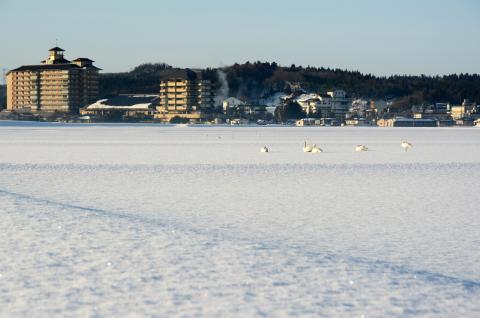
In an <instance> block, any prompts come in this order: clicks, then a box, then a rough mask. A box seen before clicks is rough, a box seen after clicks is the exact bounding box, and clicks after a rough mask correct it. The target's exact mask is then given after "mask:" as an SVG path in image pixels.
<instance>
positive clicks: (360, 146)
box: [355, 145, 368, 152]
mask: <svg viewBox="0 0 480 318" xmlns="http://www.w3.org/2000/svg"><path fill="white" fill-rule="evenodd" d="M367 150H368V148H367V147H366V146H365V145H357V146H356V147H355V151H357V152H360V151H367Z"/></svg>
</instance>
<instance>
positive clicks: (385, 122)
mask: <svg viewBox="0 0 480 318" xmlns="http://www.w3.org/2000/svg"><path fill="white" fill-rule="evenodd" d="M394 121H395V119H393V118H380V119H379V120H377V126H379V127H393V123H394Z"/></svg>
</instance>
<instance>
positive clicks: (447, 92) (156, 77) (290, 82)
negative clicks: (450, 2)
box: [100, 62, 480, 107]
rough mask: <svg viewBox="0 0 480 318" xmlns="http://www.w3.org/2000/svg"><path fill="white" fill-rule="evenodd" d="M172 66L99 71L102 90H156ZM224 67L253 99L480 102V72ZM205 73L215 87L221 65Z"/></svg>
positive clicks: (235, 87)
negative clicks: (382, 73)
mask: <svg viewBox="0 0 480 318" xmlns="http://www.w3.org/2000/svg"><path fill="white" fill-rule="evenodd" d="M172 69H173V68H172V67H171V66H169V65H167V64H165V63H160V64H143V65H140V66H137V67H136V68H134V69H133V70H132V71H130V72H125V73H106V74H101V76H100V93H101V95H102V96H108V95H114V94H127V93H158V91H159V83H160V79H161V78H162V77H165V76H168V73H169V72H170V71H172ZM220 70H221V71H223V72H225V74H226V79H227V81H228V87H229V92H228V95H229V96H234V97H238V98H241V99H245V100H249V101H251V102H257V101H259V100H261V99H263V98H266V97H269V96H271V95H272V94H274V93H276V92H286V93H288V92H289V91H291V90H292V88H293V89H295V88H298V87H301V88H302V89H304V90H306V91H308V92H317V93H320V92H325V91H328V90H332V89H343V90H345V91H346V92H347V93H348V94H349V95H350V96H352V97H363V98H379V99H384V98H394V99H397V103H396V104H397V106H398V107H408V105H415V104H422V103H434V102H450V103H455V104H456V103H461V102H462V100H463V99H465V98H466V99H470V100H472V101H476V102H479V103H480V75H479V74H459V75H458V74H453V75H445V76H433V77H432V76H425V75H419V76H411V75H395V76H389V77H377V76H374V75H371V74H362V73H360V72H357V71H347V70H341V69H330V68H323V67H320V68H317V67H310V66H308V67H302V66H296V65H291V66H289V67H286V66H279V65H277V64H276V63H263V62H255V63H250V62H246V63H244V64H234V65H231V66H228V67H224V68H222V69H220ZM203 73H204V76H206V77H207V78H210V79H211V80H212V81H214V83H215V85H216V87H220V86H221V83H220V79H219V76H218V72H217V69H205V70H203Z"/></svg>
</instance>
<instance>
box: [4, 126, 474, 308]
mask: <svg viewBox="0 0 480 318" xmlns="http://www.w3.org/2000/svg"><path fill="white" fill-rule="evenodd" d="M402 140H408V141H409V142H411V143H412V144H413V146H414V147H413V149H411V151H408V152H405V151H404V150H403V149H402V147H401V146H400V143H401V141H402ZM304 141H306V142H307V143H316V144H318V145H319V146H320V147H322V149H323V150H324V152H323V153H318V154H312V153H304V152H303V151H302V147H303V144H304ZM357 144H366V145H368V148H369V151H367V152H362V153H358V152H355V151H354V148H355V145H357ZM263 145H266V146H267V147H268V148H269V153H260V152H259V149H260V148H261V147H262V146H263ZM479 185H480V129H475V128H471V129H459V128H445V129H442V128H432V129H430V128H425V129H422V128H405V129H400V128H346V127H338V128H311V127H308V128H300V127H218V126H217V127H215V126H212V127H197V126H182V127H178V126H155V125H66V124H33V123H15V122H0V213H1V218H2V219H1V222H0V316H1V317H9V316H14V317H59V316H81V317H85V316H87V317H88V316H93V317H125V316H133V317H136V316H146V317H168V316H182V317H191V316H208V317H230V316H233V317H250V316H254V317H255V316H268V317H285V316H306V317H318V316H327V317H479V316H480V265H479V264H480V214H479V213H480V212H478V211H480V208H479V200H478V193H479V189H480V187H479Z"/></svg>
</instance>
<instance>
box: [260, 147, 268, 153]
mask: <svg viewBox="0 0 480 318" xmlns="http://www.w3.org/2000/svg"><path fill="white" fill-rule="evenodd" d="M260 152H268V147H267V146H263V147H262V148H261V149H260Z"/></svg>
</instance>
